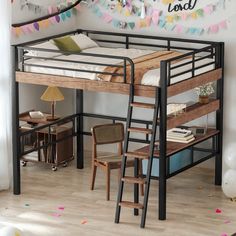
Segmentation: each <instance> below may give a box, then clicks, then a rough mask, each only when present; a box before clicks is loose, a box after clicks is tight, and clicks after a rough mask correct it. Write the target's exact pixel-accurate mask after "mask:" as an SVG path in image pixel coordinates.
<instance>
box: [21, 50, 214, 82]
mask: <svg viewBox="0 0 236 236" xmlns="http://www.w3.org/2000/svg"><path fill="white" fill-rule="evenodd" d="M83 52H84V53H97V54H106V55H114V56H124V57H129V58H131V59H134V58H137V57H140V56H144V55H147V54H150V53H153V52H154V51H151V50H141V49H133V48H132V49H124V48H105V47H96V48H89V49H86V50H83ZM56 59H66V60H72V61H89V62H96V63H98V62H99V63H108V64H117V63H120V62H122V60H117V59H110V58H98V57H92V56H81V55H73V54H70V55H61V56H57V57H56ZM188 60H190V59H187V60H184V61H181V62H179V63H184V62H186V61H188ZM209 62H212V59H204V60H201V61H199V62H196V67H197V66H200V65H203V64H204V63H209ZM26 63H27V64H37V65H43V66H53V67H57V68H58V69H57V68H56V69H54V68H43V67H34V66H27V65H26V66H25V71H28V72H34V73H43V74H55V75H63V76H70V77H74V78H76V77H77V78H85V79H89V80H99V78H98V77H97V74H96V73H89V72H78V71H73V70H75V69H77V70H78V69H80V70H90V71H103V70H104V69H105V68H106V66H97V65H87V64H81V63H74V62H71V63H66V62H60V61H49V60H40V59H29V60H27V61H26ZM177 64H178V63H175V65H177ZM61 67H64V68H67V69H68V68H69V69H72V70H71V71H70V70H65V69H60V68H61ZM188 69H191V64H189V65H187V66H184V67H181V68H178V69H176V70H174V71H173V72H174V73H173V74H176V73H179V72H181V71H183V70H188ZM213 69H214V65H210V66H207V67H204V68H201V69H199V70H197V71H196V75H198V74H202V73H204V72H206V71H209V70H213ZM190 77H191V73H186V74H184V75H181V76H178V77H176V78H174V79H173V80H172V83H174V82H178V81H180V80H184V79H186V78H190ZM159 83H160V69H153V70H150V71H148V72H147V73H145V74H144V76H143V78H142V81H141V84H144V85H152V86H159Z"/></svg>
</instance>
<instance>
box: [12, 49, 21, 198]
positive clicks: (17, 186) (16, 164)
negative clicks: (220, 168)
mask: <svg viewBox="0 0 236 236" xmlns="http://www.w3.org/2000/svg"><path fill="white" fill-rule="evenodd" d="M16 70H18V51H17V49H16V47H14V46H13V47H12V155H13V193H14V194H15V195H19V194H20V193H21V175H20V155H21V154H20V152H21V151H20V130H19V83H18V82H16V74H15V73H16V72H15V71H16Z"/></svg>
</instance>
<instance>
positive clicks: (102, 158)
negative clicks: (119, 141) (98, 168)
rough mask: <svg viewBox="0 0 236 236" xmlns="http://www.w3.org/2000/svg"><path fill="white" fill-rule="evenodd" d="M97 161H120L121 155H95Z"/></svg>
mask: <svg viewBox="0 0 236 236" xmlns="http://www.w3.org/2000/svg"><path fill="white" fill-rule="evenodd" d="M97 161H98V162H103V163H112V162H115V163H117V162H121V161H122V156H117V155H108V156H99V157H97Z"/></svg>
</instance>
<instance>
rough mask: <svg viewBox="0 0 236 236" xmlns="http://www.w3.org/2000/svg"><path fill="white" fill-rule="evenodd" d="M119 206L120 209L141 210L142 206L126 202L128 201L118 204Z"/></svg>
mask: <svg viewBox="0 0 236 236" xmlns="http://www.w3.org/2000/svg"><path fill="white" fill-rule="evenodd" d="M119 206H121V207H128V208H134V209H143V205H142V204H141V203H134V202H128V201H122V202H120V203H119Z"/></svg>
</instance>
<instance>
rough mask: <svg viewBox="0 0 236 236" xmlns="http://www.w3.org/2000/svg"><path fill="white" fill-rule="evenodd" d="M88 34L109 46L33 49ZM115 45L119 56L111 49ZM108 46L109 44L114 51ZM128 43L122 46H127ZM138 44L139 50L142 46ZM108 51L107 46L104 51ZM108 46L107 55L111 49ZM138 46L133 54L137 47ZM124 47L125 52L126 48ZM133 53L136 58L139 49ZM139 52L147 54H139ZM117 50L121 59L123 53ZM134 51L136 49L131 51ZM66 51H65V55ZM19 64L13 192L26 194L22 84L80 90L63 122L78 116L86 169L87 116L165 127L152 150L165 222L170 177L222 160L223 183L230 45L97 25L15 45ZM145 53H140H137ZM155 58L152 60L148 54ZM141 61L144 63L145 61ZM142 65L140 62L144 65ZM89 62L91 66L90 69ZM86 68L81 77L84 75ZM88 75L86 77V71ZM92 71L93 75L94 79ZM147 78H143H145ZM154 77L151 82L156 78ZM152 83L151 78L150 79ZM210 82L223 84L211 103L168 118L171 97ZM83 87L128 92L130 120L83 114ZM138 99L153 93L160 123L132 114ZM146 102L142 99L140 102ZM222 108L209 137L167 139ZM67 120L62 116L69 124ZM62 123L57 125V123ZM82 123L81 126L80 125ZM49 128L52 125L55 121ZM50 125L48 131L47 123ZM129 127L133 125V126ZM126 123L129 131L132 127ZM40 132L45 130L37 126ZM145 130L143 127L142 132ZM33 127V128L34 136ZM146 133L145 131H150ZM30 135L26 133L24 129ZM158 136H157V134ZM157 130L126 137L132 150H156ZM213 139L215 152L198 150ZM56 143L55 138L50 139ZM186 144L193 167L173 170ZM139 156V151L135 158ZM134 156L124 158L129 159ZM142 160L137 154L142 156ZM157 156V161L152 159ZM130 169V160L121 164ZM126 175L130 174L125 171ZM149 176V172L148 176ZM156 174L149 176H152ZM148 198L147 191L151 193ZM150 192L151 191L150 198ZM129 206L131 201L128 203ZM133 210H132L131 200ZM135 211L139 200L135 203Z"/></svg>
mask: <svg viewBox="0 0 236 236" xmlns="http://www.w3.org/2000/svg"><path fill="white" fill-rule="evenodd" d="M76 34H85V35H87V36H89V37H90V38H92V39H93V40H95V41H96V42H97V43H99V44H100V46H101V45H102V48H100V49H99V50H98V52H96V53H94V52H93V51H96V50H95V49H94V48H91V49H90V50H89V51H82V52H81V53H68V52H66V51H58V50H53V49H45V48H37V46H34V45H36V44H38V43H40V42H45V41H48V40H50V39H52V38H56V37H61V36H64V35H76ZM111 47H114V51H115V53H112V50H111V49H109V48H111ZM107 48H108V49H107ZM121 48H123V49H122V50H121ZM133 48H136V50H137V51H135V49H133ZM104 49H105V50H104ZM30 50H33V51H37V52H41V53H45V54H47V53H50V54H55V55H57V56H56V57H55V56H50V57H48V56H45V55H39V54H37V55H35V54H29V53H28V52H29V51H30ZM106 50H108V52H107V51H106ZM132 50H133V51H132ZM121 51H122V53H123V54H122V53H121ZM131 52H132V53H133V54H134V55H132V56H133V57H132V58H130V57H129V55H131V54H132V53H131ZM137 52H139V53H140V54H137ZM117 53H118V55H119V56H117V55H116V54H117ZM130 53H131V54H130ZM58 54H60V55H58ZM13 55H14V58H15V64H14V65H15V69H14V72H13V75H14V76H13V78H14V81H13V97H14V101H13V168H14V194H20V192H21V185H20V183H21V182H20V157H21V155H22V153H21V150H20V137H21V136H22V134H20V132H19V121H18V117H19V88H18V86H19V83H25V84H35V85H46V86H58V87H64V88H71V89H75V90H76V114H74V115H72V116H71V117H68V118H64V119H65V120H64V121H67V120H68V119H72V122H73V127H74V133H73V136H76V137H77V168H79V169H82V168H83V162H84V160H83V159H84V158H83V135H84V134H85V135H89V134H90V133H89V132H86V131H84V127H83V120H84V118H86V117H90V118H101V119H108V120H111V121H113V122H116V121H126V122H127V125H130V124H131V122H134V123H138V124H142V125H144V126H145V127H146V129H147V130H149V128H150V127H152V131H154V132H155V133H156V127H157V126H158V127H159V146H160V151H158V152H154V150H152V151H153V152H151V153H152V154H153V155H150V156H151V157H152V156H155V157H156V158H158V159H159V162H160V164H159V177H158V179H159V219H160V220H165V219H166V183H167V179H168V178H170V177H172V176H174V175H176V174H178V173H181V172H182V171H185V170H187V169H189V168H191V167H193V166H195V165H197V164H199V163H201V162H203V161H206V160H208V159H210V158H213V157H215V158H216V159H215V160H216V161H215V184H216V185H221V181H222V173H221V172H222V135H223V78H224V43H221V42H211V41H201V40H192V39H179V38H167V37H157V36H146V35H145V36H144V35H137V34H125V33H113V32H101V31H90V30H82V29H79V30H76V31H73V32H68V33H66V34H60V35H56V36H53V37H48V38H44V39H41V40H35V41H31V42H27V43H24V44H20V45H14V46H13ZM137 55H138V57H137ZM147 57H148V58H147ZM140 62H141V63H140ZM139 63H140V64H139ZM84 65H86V66H87V67H84ZM81 73H82V76H81ZM85 74H86V76H85ZM88 75H89V76H92V77H93V79H91V78H88V77H87V76H88ZM144 78H146V81H148V82H143V79H144ZM150 78H151V79H150ZM150 81H151V82H150ZM209 82H216V88H217V89H216V96H215V98H214V99H212V100H210V102H209V103H208V104H199V103H196V104H193V105H191V106H190V107H187V109H186V112H185V113H183V114H180V115H178V116H176V117H169V116H167V100H168V98H170V97H173V96H176V95H178V94H181V93H184V92H186V91H189V90H192V89H194V88H196V87H198V86H201V85H203V84H206V83H209ZM83 91H96V92H108V93H118V94H126V95H129V97H130V99H129V109H128V116H127V117H114V116H105V115H101V114H90V113H84V111H83V106H84V104H83ZM134 96H137V97H150V98H154V99H155V102H156V104H159V105H158V109H159V112H160V113H159V115H157V114H156V118H157V119H154V120H151V121H150V120H141V119H140V120H138V119H133V118H132V114H131V113H132V109H131V108H130V107H131V104H133V102H134ZM138 104H139V103H136V105H137V106H138ZM212 112H215V114H216V127H215V128H214V129H211V130H208V132H207V133H206V135H205V136H203V137H201V138H197V139H196V140H195V141H193V142H192V143H189V144H187V145H186V144H185V145H183V144H179V145H177V144H176V143H171V142H167V141H166V131H167V130H168V129H170V128H173V127H177V126H180V125H182V124H185V123H188V122H190V121H192V120H195V119H197V118H199V117H202V116H204V115H207V114H209V113H212ZM62 122H63V121H62ZM57 123H60V120H59V121H56V122H52V124H51V125H54V124H57ZM75 123H76V125H74V124H75ZM48 126H50V125H48ZM48 126H47V125H44V126H43V128H45V127H48ZM128 128H129V126H128ZM128 128H126V132H127V133H129V132H130V130H129V129H128ZM36 129H40V127H39V128H36ZM139 131H141V132H142V131H144V130H142V129H139ZM31 132H34V130H32V131H28V132H27V133H26V134H29V133H31ZM143 133H145V132H143ZM23 135H24V134H23ZM154 139H155V138H154ZM154 139H153V138H152V137H150V133H149V134H147V135H145V138H144V139H136V138H132V139H131V138H129V135H126V141H125V143H126V144H125V147H124V149H125V151H127V149H128V145H127V143H128V142H129V141H131V142H140V143H146V144H150V142H151V143H152V149H153V147H154V141H155V140H154ZM208 139H212V147H211V148H210V149H209V148H208V149H203V148H197V147H195V145H196V144H199V143H201V142H204V141H206V140H208ZM50 144H52V143H50ZM149 147H150V146H147V147H144V148H143V149H142V152H148V150H149ZM184 149H191V150H192V151H191V155H192V161H191V164H189V165H188V166H185V167H184V168H182V169H180V170H178V171H176V172H174V173H169V171H168V167H169V159H170V157H171V155H173V154H175V153H178V152H180V151H181V150H184ZM195 149H196V150H197V149H198V150H200V149H201V151H205V152H206V153H207V156H205V157H204V158H202V159H200V160H197V161H196V160H194V156H193V155H194V154H193V153H194V150H195ZM134 157H135V156H134ZM126 158H127V156H126V157H125V158H124V159H126ZM136 159H138V158H137V157H136V158H135V160H136ZM151 159H152V158H151ZM122 168H124V169H125V164H124V163H123V164H122ZM123 173H125V172H123ZM147 175H148V174H147ZM149 175H150V173H149ZM150 178H151V176H150ZM134 185H135V186H136V191H135V203H138V196H137V194H138V193H137V184H134ZM122 186H123V184H120V188H119V194H118V199H121V197H122V194H121V192H122V189H123V187H122ZM147 195H148V193H147ZM147 197H148V196H147ZM124 205H125V204H124ZM126 205H128V207H130V205H129V204H126ZM131 207H134V208H135V212H134V213H135V214H138V212H137V208H140V209H142V208H141V207H140V205H136V207H135V205H132V204H131ZM120 208H121V205H119V204H117V214H116V220H115V222H116V223H118V222H119V214H120ZM145 219H146V210H145V213H144V215H143V216H142V223H141V226H142V227H144V225H145Z"/></svg>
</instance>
